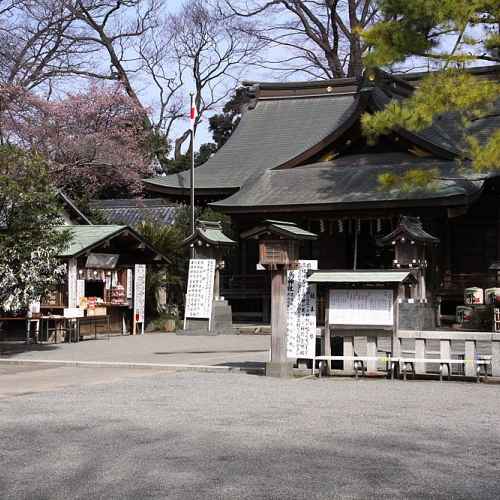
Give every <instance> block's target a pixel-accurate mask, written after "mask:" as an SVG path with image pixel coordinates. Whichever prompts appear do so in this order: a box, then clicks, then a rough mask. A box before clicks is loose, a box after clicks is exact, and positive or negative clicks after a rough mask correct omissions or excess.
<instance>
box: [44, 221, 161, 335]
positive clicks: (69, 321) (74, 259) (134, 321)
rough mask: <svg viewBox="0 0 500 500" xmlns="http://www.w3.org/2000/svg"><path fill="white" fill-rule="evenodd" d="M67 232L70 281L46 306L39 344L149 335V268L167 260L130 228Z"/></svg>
mask: <svg viewBox="0 0 500 500" xmlns="http://www.w3.org/2000/svg"><path fill="white" fill-rule="evenodd" d="M68 228H69V229H70V230H71V232H72V236H73V238H72V241H71V244H70V245H69V247H68V248H67V250H66V251H65V252H64V254H63V255H61V258H62V259H64V260H65V261H66V262H67V266H68V272H67V279H66V282H65V283H64V285H62V286H61V287H60V288H59V289H58V290H56V291H54V292H53V293H52V294H50V295H49V296H48V297H45V298H44V299H43V300H42V302H41V305H40V318H41V327H40V332H39V336H40V339H41V340H45V341H54V342H57V341H61V340H63V339H69V340H79V339H80V338H82V337H84V336H86V335H92V336H94V337H97V334H98V333H111V332H113V333H121V334H127V333H131V334H136V333H144V322H145V318H144V309H145V284H146V266H147V265H154V264H157V263H159V262H160V261H161V260H162V259H164V257H163V256H162V255H160V254H159V253H158V252H157V251H156V250H154V249H153V248H152V247H151V246H150V245H148V244H147V243H146V242H145V241H144V240H143V238H142V237H141V236H140V235H139V234H138V233H136V232H135V231H134V230H133V229H131V228H130V227H127V226H112V225H107V226H90V225H89V226H65V227H64V229H68Z"/></svg>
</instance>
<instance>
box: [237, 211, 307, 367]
mask: <svg viewBox="0 0 500 500" xmlns="http://www.w3.org/2000/svg"><path fill="white" fill-rule="evenodd" d="M241 238H242V239H255V240H258V242H259V264H260V265H261V266H263V267H264V268H265V269H266V270H267V271H270V272H271V273H272V280H271V335H272V337H271V361H270V362H268V363H267V364H266V375H270V376H273V377H287V376H288V375H289V374H290V372H291V368H292V363H291V362H289V361H288V359H287V355H286V332H287V310H286V307H287V306H286V293H287V271H288V269H293V268H294V266H295V262H296V261H297V260H298V259H299V246H300V241H302V240H315V239H317V235H316V234H314V233H311V232H309V231H306V230H304V229H301V228H300V227H298V226H297V224H295V223H293V222H283V221H275V220H265V221H263V223H262V224H261V225H259V226H257V227H255V228H253V229H250V230H248V231H245V232H243V233H242V234H241Z"/></svg>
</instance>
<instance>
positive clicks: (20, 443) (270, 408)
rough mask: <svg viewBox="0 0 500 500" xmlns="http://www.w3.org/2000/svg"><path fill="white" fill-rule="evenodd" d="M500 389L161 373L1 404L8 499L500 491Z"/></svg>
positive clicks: (3, 488) (484, 495) (3, 487)
mask: <svg viewBox="0 0 500 500" xmlns="http://www.w3.org/2000/svg"><path fill="white" fill-rule="evenodd" d="M499 414H500V386H495V385H482V384H468V383H455V382H444V383H439V382H429V381H421V382H413V381H410V382H407V383H404V382H401V381H394V382H391V381H386V380H361V381H354V380H351V379H333V380H332V379H329V380H328V379H322V380H278V379H270V378H264V377H256V376H250V375H243V374H241V375H240V374H223V375H220V374H201V373H178V374H172V373H156V374H154V375H151V376H143V377H141V378H125V379H123V380H120V381H119V382H118V381H115V382H111V383H103V384H99V385H85V384H83V385H80V386H72V387H65V388H62V389H58V390H55V391H52V392H40V393H38V394H33V395H23V396H17V397H11V398H5V399H1V400H0V435H1V439H0V442H1V443H2V445H1V447H0V465H1V469H2V472H1V474H0V497H1V498H2V499H19V498H29V499H39V498H44V499H45V498H46V499H49V498H50V499H65V500H67V499H73V498H82V499H83V498H85V499H89V498H92V499H93V498H106V499H109V498H130V499H142V498H172V499H183V500H184V499H191V498H192V499H195V498H196V499H212V498H213V499H222V498H224V499H240V498H241V499H261V498H265V499H267V498H269V499H280V498H287V499H292V498H293V499H302V498H304V499H308V500H310V499H316V498H363V499H365V498H443V499H444V498H464V499H472V498H477V499H490V498H491V499H497V498H499V497H500V472H499V470H500V468H499V460H500V426H499Z"/></svg>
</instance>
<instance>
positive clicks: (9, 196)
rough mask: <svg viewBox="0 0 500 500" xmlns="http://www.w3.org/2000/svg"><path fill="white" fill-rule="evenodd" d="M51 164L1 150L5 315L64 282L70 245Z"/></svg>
mask: <svg viewBox="0 0 500 500" xmlns="http://www.w3.org/2000/svg"><path fill="white" fill-rule="evenodd" d="M47 170H48V169H47V165H46V164H45V162H44V161H43V160H42V159H41V158H40V157H39V156H34V155H32V154H29V153H25V152H22V151H20V150H19V149H16V148H15V147H11V146H2V147H0V311H2V310H3V311H19V310H22V309H26V308H27V307H28V306H29V305H30V303H32V302H34V301H37V300H40V298H41V297H42V296H43V295H45V294H46V293H47V292H49V291H50V290H51V289H53V287H54V286H55V285H56V284H57V283H58V282H60V280H61V279H62V278H63V276H64V274H65V266H64V265H63V264H61V262H60V261H59V260H58V259H57V256H58V255H60V254H61V252H62V250H63V249H64V247H65V246H66V245H67V244H68V242H69V240H70V238H71V235H70V234H69V233H68V231H64V230H59V229H55V226H57V225H60V224H62V223H63V220H62V218H61V217H60V210H61V207H60V206H59V204H58V200H57V195H56V192H55V191H54V189H53V188H52V186H51V183H50V180H49V176H48V172H47Z"/></svg>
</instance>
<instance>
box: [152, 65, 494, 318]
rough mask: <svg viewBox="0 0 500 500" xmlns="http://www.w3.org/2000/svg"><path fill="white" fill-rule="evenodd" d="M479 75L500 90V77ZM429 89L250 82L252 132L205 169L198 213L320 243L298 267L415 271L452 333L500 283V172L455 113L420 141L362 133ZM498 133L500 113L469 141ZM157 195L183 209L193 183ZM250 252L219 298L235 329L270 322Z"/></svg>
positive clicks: (410, 79) (383, 83)
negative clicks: (294, 232) (471, 153)
mask: <svg viewBox="0 0 500 500" xmlns="http://www.w3.org/2000/svg"><path fill="white" fill-rule="evenodd" d="M470 71H471V72H472V73H474V74H475V75H476V76H477V77H479V78H485V79H495V80H497V79H498V77H499V73H500V67H499V66H489V67H484V68H475V69H471V70H470ZM422 76H423V75H422V74H418V73H415V74H411V73H410V74H406V75H391V74H388V73H385V72H383V71H375V72H371V73H370V74H367V75H365V76H364V77H363V78H362V79H360V80H356V79H353V78H346V79H339V80H323V81H315V82H297V83H295V82H294V83H255V82H247V83H244V87H245V89H246V92H247V94H248V97H249V102H248V105H247V106H246V109H245V111H244V113H243V115H242V118H241V121H240V123H239V124H238V126H237V128H236V130H235V131H234V133H233V135H232V136H231V138H230V139H229V140H228V141H227V143H226V144H225V145H224V146H223V147H222V148H221V149H220V150H219V151H218V152H217V153H216V154H215V155H213V156H212V157H211V158H210V159H209V160H208V161H207V162H206V163H205V164H203V165H202V166H200V167H199V168H197V169H196V175H195V178H196V200H197V203H198V204H200V205H206V204H208V205H209V206H210V207H212V208H213V209H215V210H217V211H221V212H224V213H226V214H229V215H230V216H231V218H232V221H233V223H234V225H235V227H236V229H237V231H238V232H239V233H244V232H245V231H248V230H249V229H251V228H252V227H255V226H257V225H258V224H259V223H260V222H261V221H263V220H265V219H267V220H269V219H271V220H279V221H291V222H294V223H296V224H297V225H298V226H300V227H302V228H304V229H306V230H308V231H311V232H313V233H315V234H317V235H318V238H317V239H316V240H313V241H307V240H305V241H301V242H300V251H299V257H300V258H301V259H313V260H317V262H318V269H320V270H321V269H341V270H342V269H344V270H356V269H358V270H380V269H401V268H405V269H412V270H415V274H418V276H417V278H418V279H417V281H416V284H415V286H414V287H412V288H413V290H410V291H409V292H408V294H407V295H408V296H407V298H408V299H409V300H410V301H417V302H420V303H426V304H429V308H431V309H432V310H435V311H437V314H436V315H435V316H433V315H432V314H431V315H430V316H429V318H428V319H429V321H430V322H433V321H434V322H435V323H438V324H440V323H441V322H443V324H444V323H445V322H446V320H450V322H453V321H454V317H455V316H454V315H455V311H456V307H457V306H459V305H460V304H463V300H464V299H463V297H464V290H465V289H467V288H468V287H480V288H482V289H488V288H491V287H495V286H497V284H498V283H497V272H496V270H492V269H490V267H491V266H492V265H494V264H495V263H496V262H497V261H500V203H499V201H500V199H499V197H500V173H498V172H495V171H493V170H492V171H491V172H482V173H481V174H478V173H476V172H473V171H472V169H471V168H470V165H469V164H468V161H467V158H466V148H465V141H464V138H463V134H462V131H461V130H460V129H459V127H458V117H456V116H454V115H452V114H447V115H444V116H439V117H438V118H437V119H436V120H435V121H434V123H433V124H432V125H431V126H430V127H428V128H427V129H425V130H422V131H419V132H414V131H410V130H405V129H397V130H392V131H391V132H390V133H388V134H386V135H384V136H382V137H380V138H379V140H378V142H377V143H375V144H370V143H368V142H367V140H366V139H365V137H364V136H363V134H362V132H361V122H360V120H361V117H362V115H363V114H364V113H373V112H376V111H378V110H382V109H384V107H385V106H387V104H388V103H390V102H391V101H392V100H394V99H397V100H404V99H406V98H408V97H409V96H411V95H412V93H413V92H414V89H415V88H416V86H418V83H419V80H420V79H421V77H422ZM499 124H500V107H498V106H497V107H496V108H495V107H492V108H491V109H490V110H488V111H487V112H486V113H485V114H484V115H483V116H481V117H480V118H477V119H474V120H472V121H471V122H470V125H469V126H468V129H467V130H466V132H467V134H472V135H474V136H475V137H477V138H478V139H479V140H480V141H482V140H485V139H486V138H488V137H489V136H490V134H491V133H492V131H494V130H495V129H497V128H498V126H499ZM464 157H465V159H464ZM415 169H419V170H423V171H428V172H433V173H434V172H436V174H435V177H433V180H432V181H431V182H430V184H429V185H427V186H426V187H418V188H414V189H411V188H410V189H404V190H402V189H400V188H388V189H384V188H382V187H381V183H380V176H381V175H383V174H385V173H392V174H396V175H404V174H405V173H408V172H411V171H412V170H415ZM145 186H146V189H147V190H148V191H149V192H151V193H154V194H155V196H163V197H164V198H167V199H170V200H172V201H185V200H187V199H188V197H189V187H190V185H189V172H181V173H178V174H172V175H167V176H162V177H155V178H151V179H148V180H146V181H145ZM406 245H410V247H411V248H410V247H408V248H406ZM238 248H239V249H238V251H236V252H234V257H233V258H232V259H228V260H227V265H226V268H225V270H224V273H223V275H222V276H221V295H223V296H224V297H225V298H226V299H228V300H229V302H230V304H231V306H232V310H233V315H234V317H235V319H237V320H240V321H245V320H246V321H252V322H257V321H262V322H264V323H269V320H270V282H269V276H268V275H267V273H265V272H263V271H260V270H258V265H257V264H258V262H259V255H258V244H257V242H256V241H254V240H252V239H244V240H243V239H242V240H241V241H239V247H238ZM322 307H324V304H323V305H322V304H321V303H319V304H318V323H319V324H321V321H322V318H323V313H322ZM422 321H427V319H425V318H424V319H423V320H422ZM434 326H436V324H434Z"/></svg>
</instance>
